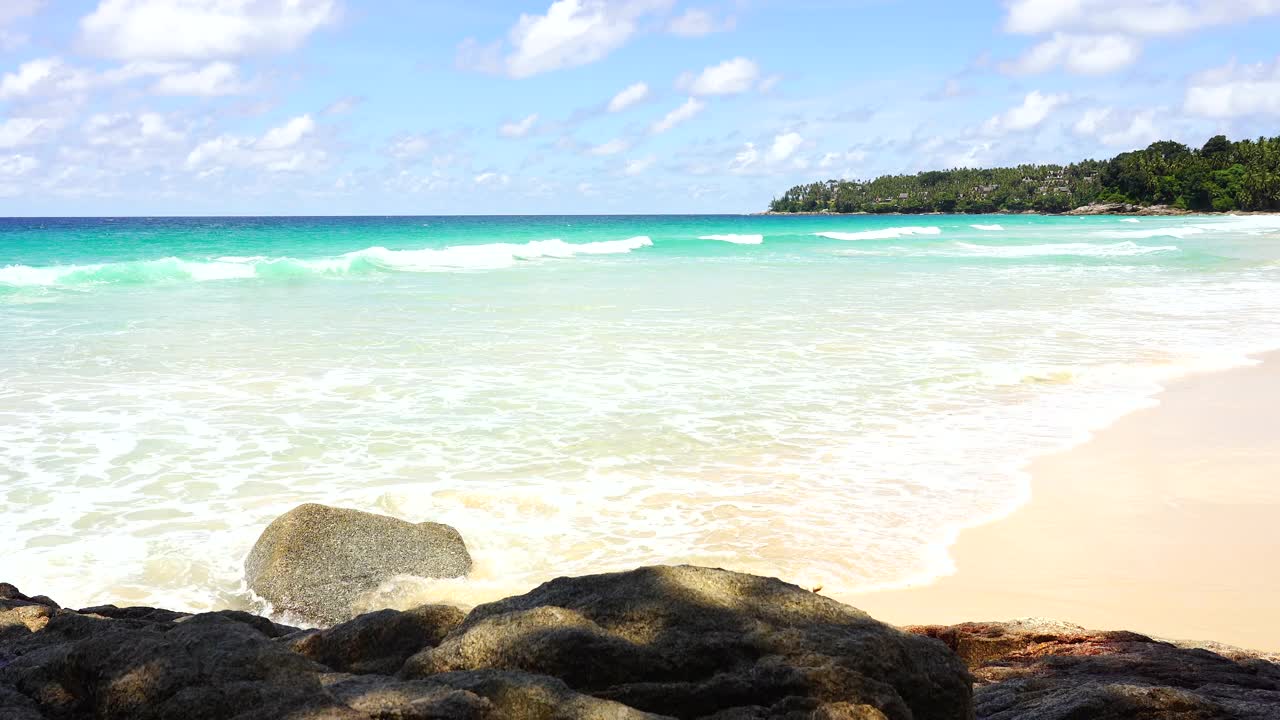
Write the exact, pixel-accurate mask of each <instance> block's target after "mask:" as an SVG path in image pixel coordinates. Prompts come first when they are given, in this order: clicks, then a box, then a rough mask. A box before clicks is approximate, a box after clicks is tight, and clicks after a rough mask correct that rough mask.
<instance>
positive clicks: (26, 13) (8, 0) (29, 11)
mask: <svg viewBox="0 0 1280 720" xmlns="http://www.w3.org/2000/svg"><path fill="white" fill-rule="evenodd" d="M44 5H45V0H4V3H3V4H0V50H13V49H16V48H19V47H21V46H22V45H25V44H26V42H27V36H26V35H25V34H23V33H15V32H12V31H10V30H9V29H8V28H7V27H6V26H8V25H11V24H13V23H15V22H17V21H19V20H22V19H24V18H28V17H31V16H32V15H35V14H36V13H37V12H39V11H40V9H41V8H43V7H44Z"/></svg>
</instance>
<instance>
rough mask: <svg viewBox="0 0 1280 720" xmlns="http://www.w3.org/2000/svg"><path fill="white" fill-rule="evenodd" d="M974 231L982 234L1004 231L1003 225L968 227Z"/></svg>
mask: <svg viewBox="0 0 1280 720" xmlns="http://www.w3.org/2000/svg"><path fill="white" fill-rule="evenodd" d="M969 227H971V228H973V229H974V230H982V231H984V232H998V231H1000V230H1004V226H1003V225H970V226H969Z"/></svg>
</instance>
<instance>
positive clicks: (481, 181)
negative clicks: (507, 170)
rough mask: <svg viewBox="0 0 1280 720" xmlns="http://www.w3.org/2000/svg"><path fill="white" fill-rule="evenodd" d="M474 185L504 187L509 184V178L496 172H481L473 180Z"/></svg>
mask: <svg viewBox="0 0 1280 720" xmlns="http://www.w3.org/2000/svg"><path fill="white" fill-rule="evenodd" d="M474 182H475V184H476V185H506V184H508V183H510V182H511V176H509V175H501V174H499V173H496V172H483V173H480V174H479V175H476V176H475V178H474Z"/></svg>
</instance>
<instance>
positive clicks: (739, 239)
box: [698, 235, 764, 245]
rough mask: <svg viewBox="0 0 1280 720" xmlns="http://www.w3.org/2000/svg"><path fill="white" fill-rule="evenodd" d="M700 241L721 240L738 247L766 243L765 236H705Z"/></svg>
mask: <svg viewBox="0 0 1280 720" xmlns="http://www.w3.org/2000/svg"><path fill="white" fill-rule="evenodd" d="M698 239H699V240H719V241H721V242H727V243H734V244H736V245H759V244H760V243H762V242H764V236H763V235H703V236H701V237H699V238H698Z"/></svg>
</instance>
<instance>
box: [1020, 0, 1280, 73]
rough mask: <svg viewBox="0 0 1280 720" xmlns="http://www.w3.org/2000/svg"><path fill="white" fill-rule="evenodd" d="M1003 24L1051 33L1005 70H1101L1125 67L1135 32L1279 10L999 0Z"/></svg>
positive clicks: (1135, 47)
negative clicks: (1003, 5)
mask: <svg viewBox="0 0 1280 720" xmlns="http://www.w3.org/2000/svg"><path fill="white" fill-rule="evenodd" d="M1005 7H1006V9H1007V10H1008V14H1007V15H1006V16H1005V22H1004V27H1005V30H1007V31H1008V32H1011V33H1018V34H1022V35H1045V34H1051V35H1052V37H1050V38H1049V39H1047V40H1044V41H1042V42H1041V43H1040V44H1038V45H1036V46H1034V47H1032V48H1031V49H1030V50H1029V51H1027V53H1026V54H1024V55H1023V56H1022V57H1021V58H1019V59H1018V60H1016V61H1014V62H1012V63H1007V64H1006V65H1005V69H1006V70H1008V71H1010V72H1021V73H1035V72H1044V71H1046V70H1050V69H1053V68H1056V67H1058V66H1059V65H1061V66H1063V67H1065V68H1066V69H1067V70H1068V71H1070V72H1074V73H1081V74H1103V73H1107V72H1112V71H1114V70H1117V69H1119V68H1122V67H1125V66H1127V65H1129V64H1130V63H1132V62H1133V61H1134V60H1136V59H1137V57H1138V55H1139V54H1140V53H1141V51H1142V40H1141V38H1145V37H1152V36H1160V35H1171V34H1176V33H1188V32H1193V31H1196V30H1203V29H1205V28H1209V27H1214V26H1219V25H1230V24H1237V23H1243V22H1248V21H1250V20H1251V19H1253V18H1258V17H1266V16H1270V15H1277V14H1280V0H1005Z"/></svg>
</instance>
